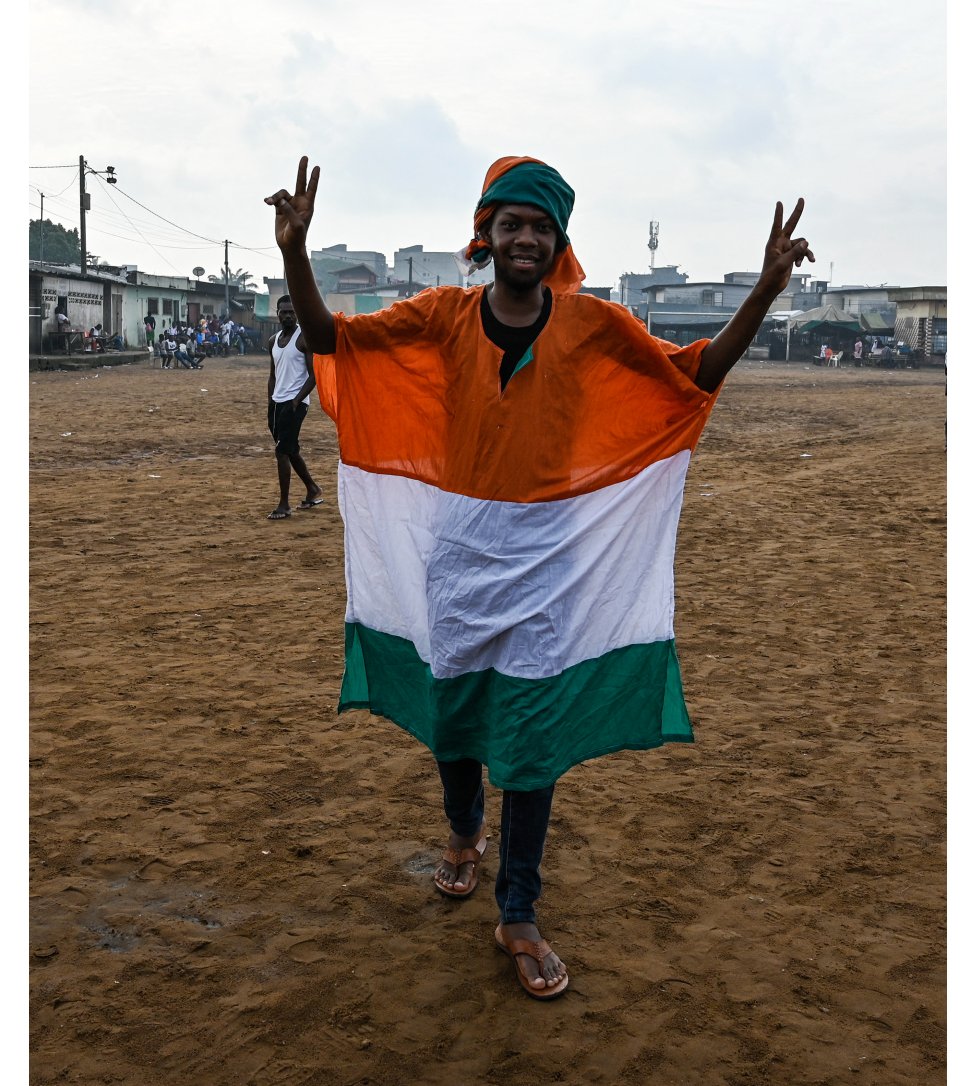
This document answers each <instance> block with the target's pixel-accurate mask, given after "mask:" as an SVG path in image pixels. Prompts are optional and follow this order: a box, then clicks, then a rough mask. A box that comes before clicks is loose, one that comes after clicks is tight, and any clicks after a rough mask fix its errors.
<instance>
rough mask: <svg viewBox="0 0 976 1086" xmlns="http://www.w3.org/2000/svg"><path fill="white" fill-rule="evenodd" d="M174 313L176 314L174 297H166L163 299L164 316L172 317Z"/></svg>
mask: <svg viewBox="0 0 976 1086" xmlns="http://www.w3.org/2000/svg"><path fill="white" fill-rule="evenodd" d="M174 315H175V314H174V313H173V299H172V298H164V299H163V316H164V317H172V316H174Z"/></svg>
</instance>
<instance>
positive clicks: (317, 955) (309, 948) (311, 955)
mask: <svg viewBox="0 0 976 1086" xmlns="http://www.w3.org/2000/svg"><path fill="white" fill-rule="evenodd" d="M285 953H286V954H287V955H288V957H289V958H291V960H292V961H293V962H301V963H302V964H303V965H309V964H311V963H312V962H320V961H322V960H323V959H324V958H325V957H326V953H325V951H324V950H321V949H320V948H319V947H318V946H316V944H315V940H314V939H302V940H300V941H299V942H297V943H292V944H291V946H289V947H287V948H286V950H285Z"/></svg>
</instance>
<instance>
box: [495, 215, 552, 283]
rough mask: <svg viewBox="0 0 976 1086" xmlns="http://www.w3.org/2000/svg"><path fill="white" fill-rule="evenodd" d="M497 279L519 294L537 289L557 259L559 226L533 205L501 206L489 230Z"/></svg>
mask: <svg viewBox="0 0 976 1086" xmlns="http://www.w3.org/2000/svg"><path fill="white" fill-rule="evenodd" d="M488 237H489V240H490V242H491V255H492V260H493V262H494V265H495V279H496V281H500V282H502V283H504V284H505V285H506V286H507V287H510V288H511V289H512V290H517V291H527V290H534V289H535V288H536V287H538V286H539V284H540V283H541V282H542V280H543V278H544V277H545V275H546V274H547V273H548V271H549V269H550V268H551V267H552V262H553V260H555V258H556V246H557V241H558V237H559V235H558V233H557V231H556V224H555V223H554V222H553V221H552V219H551V218H550V216H549V215H548V214H546V212H545V211H543V210H542V209H541V208H538V207H533V206H532V205H531V204H502V206H501V207H499V209H498V210H497V211H496V212H495V214H494V216H493V217H492V220H491V226H490V227H489V230H488Z"/></svg>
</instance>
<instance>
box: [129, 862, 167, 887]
mask: <svg viewBox="0 0 976 1086" xmlns="http://www.w3.org/2000/svg"><path fill="white" fill-rule="evenodd" d="M172 872H173V869H172V867H170V866H169V864H165V863H163V861H162V860H150V861H149V862H148V863H145V864H143V865H142V867H140V868H139V870H138V871H137V872H136V878H137V879H143V880H145V881H146V882H161V881H162V880H163V879H165V878H167V877H168V876H169V875H171V874H172Z"/></svg>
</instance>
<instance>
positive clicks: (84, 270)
mask: <svg viewBox="0 0 976 1086" xmlns="http://www.w3.org/2000/svg"><path fill="white" fill-rule="evenodd" d="M85 171H87V172H88V173H93V174H95V175H98V174H102V173H103V174H105V180H106V181H107V182H108V183H109V184H110V185H117V184H118V181H119V179H118V178H117V177H116V176H115V167H114V166H106V167H105V169H104V170H93V169H91V167H90V166H89V165H88V163H87V162H86V161H85V156H84V155H79V156H78V203H79V209H80V212H81V217H80V227H79V230H78V240H79V241H80V242H81V274H82V275H87V274H88V241H87V238H86V236H85V212H86V211H91V196H89V195H88V193H87V192H85Z"/></svg>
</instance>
